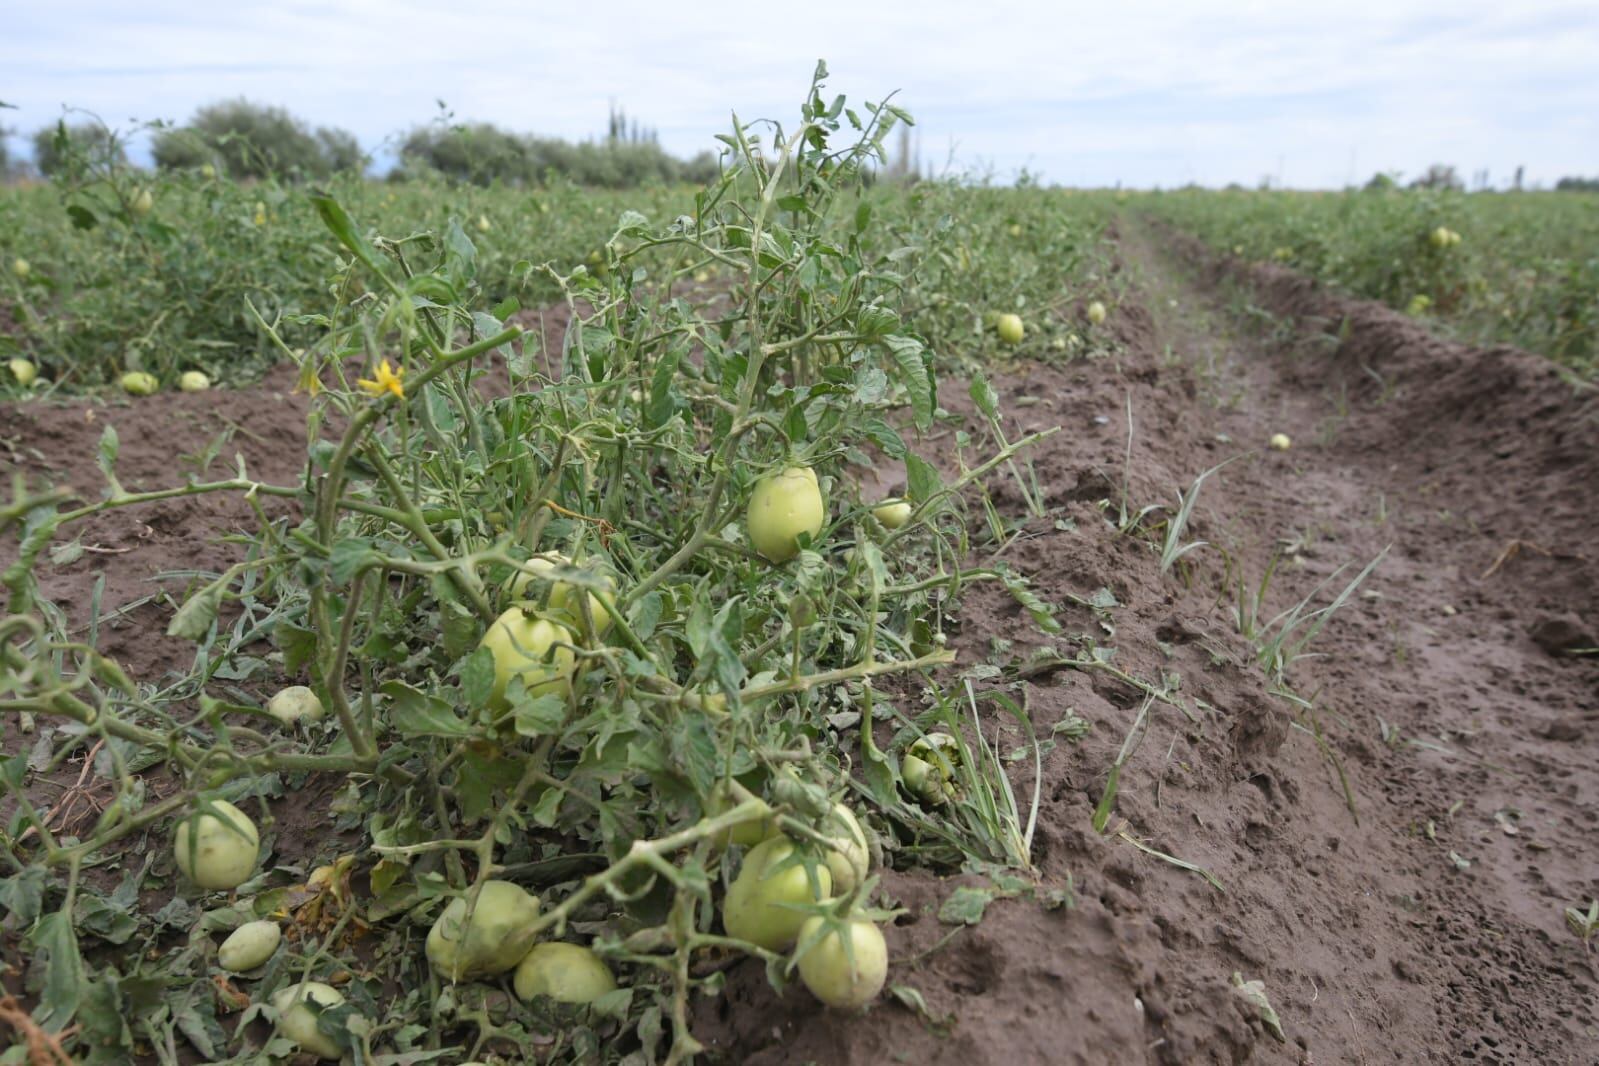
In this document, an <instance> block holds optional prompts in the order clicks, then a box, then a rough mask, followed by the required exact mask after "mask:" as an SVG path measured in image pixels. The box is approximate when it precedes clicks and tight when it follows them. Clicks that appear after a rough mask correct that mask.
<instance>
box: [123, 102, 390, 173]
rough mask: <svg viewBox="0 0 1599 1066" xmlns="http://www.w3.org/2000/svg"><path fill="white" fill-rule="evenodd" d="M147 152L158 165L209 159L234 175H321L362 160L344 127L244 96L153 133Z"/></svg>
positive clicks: (358, 164)
mask: <svg viewBox="0 0 1599 1066" xmlns="http://www.w3.org/2000/svg"><path fill="white" fill-rule="evenodd" d="M152 152H153V154H154V156H155V161H156V164H157V165H158V166H161V167H163V168H182V167H192V166H198V165H200V164H202V163H213V164H215V165H219V166H221V167H223V168H224V169H226V170H227V172H228V173H229V174H231V175H232V176H233V177H236V178H264V177H266V176H268V175H272V174H275V175H279V176H282V177H290V178H292V177H326V176H327V175H329V174H332V173H333V172H335V171H338V170H355V169H359V168H360V167H361V166H363V165H364V162H365V156H364V155H363V154H362V152H361V149H360V145H359V144H357V143H356V140H355V136H354V135H353V134H351V133H349V132H348V131H346V130H341V129H334V128H327V127H324V128H321V129H317V130H312V129H311V128H310V127H309V126H308V125H306V123H305V122H303V121H302V120H300V119H299V118H296V117H295V116H294V115H292V114H290V113H289V112H288V111H286V110H284V109H283V108H281V107H268V106H264V105H261V104H256V103H252V102H250V101H249V100H243V99H240V100H225V101H222V102H221V103H215V104H207V105H206V106H205V107H202V108H200V110H198V111H196V112H195V114H194V117H193V118H192V119H191V120H190V121H189V124H188V125H187V126H185V127H182V128H179V129H169V130H163V131H162V132H160V133H158V134H156V137H155V140H154V143H153V145H152Z"/></svg>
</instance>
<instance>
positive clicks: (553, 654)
mask: <svg viewBox="0 0 1599 1066" xmlns="http://www.w3.org/2000/svg"><path fill="white" fill-rule="evenodd" d="M572 640H573V637H572V632H571V630H569V629H567V628H566V627H565V626H562V625H557V624H556V623H554V622H551V621H549V620H548V619H544V618H536V617H529V616H528V614H527V612H526V611H524V610H522V608H521V607H512V608H511V609H510V610H508V611H506V612H505V613H504V614H502V615H500V617H498V618H496V619H495V620H494V624H493V625H491V626H489V631H488V632H487V633H486V634H484V636H483V640H482V641H481V645H480V646H481V647H485V648H487V649H489V651H490V652H492V653H493V655H494V690H493V692H492V693H491V694H490V696H489V704H490V706H492V707H494V708H496V709H502V710H503V709H504V708H505V707H506V706H507V704H506V702H505V689H506V686H507V685H509V684H510V683H511V678H513V677H520V678H521V679H522V684H523V685H525V686H526V687H527V692H528V695H530V696H542V695H544V694H545V693H546V692H552V693H555V694H556V695H563V696H564V695H565V694H566V693H567V692H568V691H569V690H570V689H571V687H572V671H573V668H574V664H575V663H576V661H577V656H575V655H574V654H573V653H572V649H571V648H570V647H569V646H568V645H570V644H571V643H572Z"/></svg>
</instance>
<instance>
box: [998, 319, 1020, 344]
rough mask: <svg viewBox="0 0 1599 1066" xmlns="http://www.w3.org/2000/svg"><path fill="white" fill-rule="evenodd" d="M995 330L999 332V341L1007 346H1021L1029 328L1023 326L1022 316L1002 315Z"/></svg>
mask: <svg viewBox="0 0 1599 1066" xmlns="http://www.w3.org/2000/svg"><path fill="white" fill-rule="evenodd" d="M994 328H995V329H996V330H998V331H999V339H1000V340H1002V341H1004V342H1005V343H1006V344H1020V343H1021V342H1022V337H1023V336H1024V335H1025V334H1026V333H1027V328H1026V327H1025V326H1023V325H1022V316H1021V315H1000V316H999V321H997V322H996V323H995V324H994Z"/></svg>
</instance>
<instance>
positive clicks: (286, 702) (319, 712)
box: [266, 685, 328, 728]
mask: <svg viewBox="0 0 1599 1066" xmlns="http://www.w3.org/2000/svg"><path fill="white" fill-rule="evenodd" d="M266 710H267V713H268V714H270V715H271V716H272V717H274V718H276V719H277V720H278V721H279V722H281V723H282V724H283V725H285V726H288V727H290V728H293V727H294V726H295V725H296V724H298V723H300V722H304V723H305V724H306V725H311V724H313V723H316V722H320V721H321V720H322V719H323V717H324V716H326V714H327V713H328V712H327V709H326V708H324V707H323V706H322V701H321V700H320V699H318V698H317V694H316V693H315V692H312V691H311V690H310V689H308V688H306V687H305V686H304V685H290V686H289V687H288V688H286V689H284V690H283V691H281V692H279V693H278V694H277V695H275V696H273V697H272V698H271V699H270V700H268V701H267V705H266Z"/></svg>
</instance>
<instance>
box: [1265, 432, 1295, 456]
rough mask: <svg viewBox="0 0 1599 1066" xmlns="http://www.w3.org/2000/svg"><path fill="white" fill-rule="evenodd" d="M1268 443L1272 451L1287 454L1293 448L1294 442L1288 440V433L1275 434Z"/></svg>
mask: <svg viewBox="0 0 1599 1066" xmlns="http://www.w3.org/2000/svg"><path fill="white" fill-rule="evenodd" d="M1268 443H1269V444H1270V445H1271V449H1272V451H1275V452H1286V451H1287V450H1288V449H1289V448H1291V447H1293V443H1294V442H1293V441H1291V440H1289V439H1288V434H1286V433H1273V434H1272V435H1271V440H1270V441H1269V442H1268Z"/></svg>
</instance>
